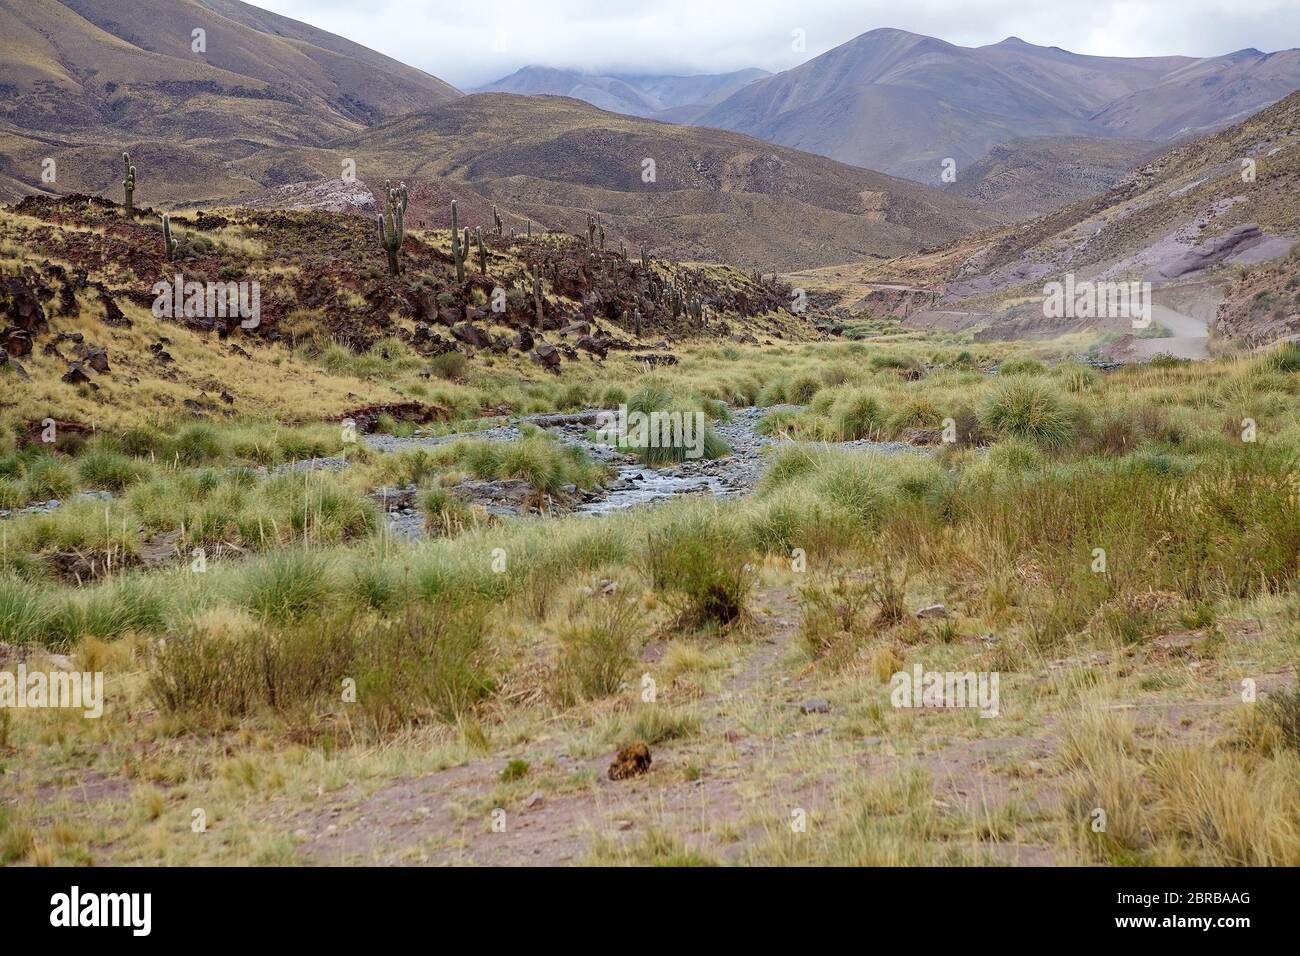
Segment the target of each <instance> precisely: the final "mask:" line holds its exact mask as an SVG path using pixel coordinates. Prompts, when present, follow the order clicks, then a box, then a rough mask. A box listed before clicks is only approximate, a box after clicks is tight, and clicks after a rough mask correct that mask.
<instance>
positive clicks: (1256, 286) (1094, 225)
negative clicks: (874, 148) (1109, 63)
mask: <svg viewBox="0 0 1300 956" xmlns="http://www.w3.org/2000/svg"><path fill="white" fill-rule="evenodd" d="M1252 173H1253V178H1251V174H1252ZM1298 197H1300V93H1294V94H1292V95H1291V96H1288V97H1287V98H1286V99H1284V100H1282V101H1281V102H1279V103H1276V104H1274V105H1273V106H1271V107H1269V108H1267V109H1265V110H1262V111H1261V112H1259V113H1257V114H1255V115H1254V116H1252V117H1250V118H1249V119H1247V120H1246V121H1244V122H1242V123H1239V124H1237V125H1235V126H1232V127H1229V128H1228V129H1225V130H1222V131H1220V132H1218V133H1215V134H1213V135H1210V136H1207V137H1204V138H1201V139H1198V140H1194V141H1191V142H1188V143H1185V144H1183V145H1180V146H1177V147H1174V148H1172V149H1170V150H1168V151H1166V152H1165V153H1163V154H1161V155H1160V156H1158V157H1156V158H1154V159H1152V160H1151V161H1150V162H1148V163H1147V164H1145V165H1143V166H1142V167H1140V168H1139V169H1137V170H1135V171H1133V172H1132V173H1131V174H1129V175H1128V176H1126V177H1124V178H1123V179H1122V180H1121V181H1120V182H1118V183H1116V184H1115V185H1114V186H1112V187H1111V188H1110V189H1108V190H1106V191H1105V192H1103V193H1100V194H1098V195H1096V196H1092V197H1089V198H1087V199H1084V200H1080V201H1078V202H1075V203H1073V204H1071V205H1069V206H1066V207H1064V208H1062V209H1059V210H1057V211H1055V212H1053V213H1051V214H1049V215H1046V216H1042V217H1040V218H1038V219H1035V220H1033V221H1032V222H1028V223H1023V224H1021V225H1019V226H1016V227H1014V228H1010V229H1002V230H993V231H990V232H988V233H985V234H982V235H973V236H969V237H966V238H964V239H962V240H959V241H958V242H956V243H954V244H953V245H951V246H949V247H946V248H944V249H940V250H935V251H931V252H923V253H917V254H912V255H908V256H903V257H900V258H899V259H897V260H895V261H893V262H889V263H883V264H882V263H878V262H867V263H864V264H862V265H861V266H860V267H858V268H856V269H854V268H850V267H847V266H841V267H835V268H829V269H822V270H815V271H813V272H811V273H808V274H805V275H801V276H796V277H794V280H793V281H795V282H796V283H797V284H800V285H806V286H807V287H809V288H810V289H816V290H819V291H821V292H822V293H823V294H824V295H825V296H826V297H827V300H828V301H829V300H831V299H837V300H838V301H839V302H840V303H841V304H842V305H846V306H850V305H856V306H858V307H862V308H868V309H870V310H882V309H883V310H887V311H890V312H892V313H894V314H900V315H912V316H913V321H917V322H920V323H922V324H939V325H945V326H950V327H961V328H977V327H986V328H989V329H991V332H990V334H1002V333H1005V334H1020V333H1028V334H1035V335H1038V334H1048V333H1051V332H1060V331H1064V330H1066V327H1067V326H1068V325H1069V324H1068V323H1066V326H1059V325H1058V326H1053V325H1052V323H1050V322H1045V321H1044V319H1043V316H1042V309H1041V299H1042V291H1043V285H1044V283H1045V282H1048V281H1051V280H1053V279H1059V278H1061V277H1063V276H1064V275H1065V274H1066V273H1067V272H1069V273H1074V274H1075V275H1076V276H1077V277H1078V278H1080V279H1096V280H1103V281H1112V280H1113V281H1128V280H1145V281H1150V282H1152V283H1153V285H1155V286H1156V289H1157V292H1156V295H1157V302H1159V301H1160V299H1161V297H1162V296H1163V297H1167V298H1168V299H1169V300H1170V301H1171V302H1174V300H1177V301H1176V303H1175V304H1176V306H1177V308H1178V310H1179V311H1181V312H1186V313H1188V314H1192V313H1195V317H1196V318H1197V320H1198V321H1201V322H1204V323H1206V324H1209V325H1215V326H1216V327H1217V328H1218V330H1219V331H1220V332H1221V333H1223V334H1229V335H1232V336H1233V337H1237V338H1243V339H1247V340H1250V341H1259V340H1260V338H1261V336H1260V334H1259V333H1261V331H1262V326H1261V328H1258V329H1257V328H1255V325H1257V324H1259V323H1260V322H1264V321H1267V322H1268V323H1270V324H1269V329H1270V330H1271V332H1270V333H1269V334H1268V335H1267V336H1264V338H1276V337H1278V336H1279V335H1282V334H1284V333H1287V332H1288V331H1289V330H1290V327H1291V326H1290V320H1288V318H1287V314H1288V313H1287V303H1288V302H1289V301H1290V300H1291V298H1292V296H1293V294H1294V286H1293V287H1291V288H1290V289H1287V288H1286V284H1287V283H1288V282H1289V281H1290V278H1291V277H1292V276H1294V275H1295V274H1296V270H1295V268H1294V258H1292V259H1290V260H1288V259H1287V256H1288V253H1289V252H1290V251H1291V250H1292V249H1293V248H1294V245H1295V243H1296V241H1297V240H1298V239H1300V199H1298ZM1288 262H1289V263H1290V265H1288ZM1255 271H1259V272H1261V273H1262V274H1264V276H1265V278H1261V279H1259V280H1257V281H1256V280H1252V279H1251V278H1250V276H1251V275H1252V273H1254V272H1255ZM1242 274H1244V276H1245V278H1242ZM1268 277H1271V278H1268ZM1252 283H1253V284H1252ZM1180 289H1186V290H1191V291H1184V292H1180V291H1179V290H1180ZM1257 295H1258V296H1259V297H1258V298H1257ZM1225 296H1226V297H1227V298H1226V299H1225ZM1220 302H1222V303H1223V306H1222V308H1219V303H1220ZM1279 308H1280V309H1282V313H1281V315H1278V314H1277V310H1278V309H1279ZM1292 308H1293V306H1292ZM1216 309H1217V310H1218V311H1217V313H1216ZM1252 313H1253V314H1254V319H1252V318H1251V315H1252ZM998 330H1001V332H1000V333H999V332H998Z"/></svg>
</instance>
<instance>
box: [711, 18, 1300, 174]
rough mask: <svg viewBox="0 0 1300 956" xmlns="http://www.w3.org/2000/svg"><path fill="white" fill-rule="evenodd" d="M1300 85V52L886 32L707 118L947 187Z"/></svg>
mask: <svg viewBox="0 0 1300 956" xmlns="http://www.w3.org/2000/svg"><path fill="white" fill-rule="evenodd" d="M1296 88H1300V51H1295V50H1289V51H1284V52H1282V53H1275V54H1267V55H1266V54H1261V53H1259V52H1258V51H1253V50H1252V51H1241V52H1239V53H1236V54H1230V55H1228V56H1222V57H1210V58H1203V59H1196V58H1192V57H1179V56H1168V57H1137V58H1122V57H1098V56H1084V55H1081V54H1076V53H1071V52H1069V51H1066V50H1062V49H1059V48H1057V47H1039V46H1034V45H1033V44H1030V43H1026V42H1024V41H1023V40H1020V39H1018V38H1016V37H1009V38H1007V39H1006V40H1003V41H1002V42H1000V43H995V44H992V45H989V46H983V47H976V48H970V47H960V46H956V45H954V44H952V43H947V42H945V41H943V40H937V39H934V38H933V37H926V36H919V35H917V34H913V33H907V32H905V31H902V30H893V29H879V30H872V31H870V32H869V33H864V34H862V35H861V36H858V37H856V38H854V39H852V40H850V41H848V42H847V43H844V44H841V45H840V46H838V47H835V48H834V49H832V50H830V51H828V52H826V53H823V54H822V55H821V56H818V57H814V58H813V59H811V60H809V61H808V62H807V63H804V64H802V65H800V66H798V67H795V68H794V69H791V70H787V71H785V72H783V73H778V74H776V75H775V76H771V77H768V78H766V79H760V80H757V81H755V82H753V83H751V84H749V85H748V86H745V87H744V88H742V89H741V90H739V91H737V92H736V93H734V94H732V95H731V96H729V97H728V98H726V99H725V100H723V101H722V102H720V103H718V104H717V105H715V106H713V107H712V108H710V109H709V110H708V111H707V112H705V113H704V114H703V115H701V116H700V117H699V118H698V119H697V120H696V122H698V123H699V124H701V125H704V126H715V127H718V128H721V129H729V130H735V131H738V132H744V133H749V134H750V135H753V136H757V137H759V138H761V139H766V140H770V141H771V142H776V143H781V144H784V145H787V146H793V147H796V148H798V149H804V150H807V151H809V152H814V153H819V154H821V155H824V156H829V157H831V158H833V159H838V160H840V161H841V162H846V163H852V164H854V165H859V166H866V167H869V168H872V169H880V170H883V171H885V172H889V173H892V174H894V175H900V176H907V177H909V178H912V179H916V180H918V181H921V182H927V183H939V182H940V181H941V179H940V175H941V172H942V170H943V161H944V160H945V159H951V160H954V161H955V164H956V168H957V170H958V171H959V174H960V170H962V169H964V168H967V167H969V166H971V165H972V164H974V163H976V162H977V161H980V160H981V159H982V158H983V157H984V156H985V155H986V154H987V153H988V152H989V150H991V149H992V148H993V147H995V146H998V145H1000V144H1002V143H1006V142H1008V141H1010V140H1015V139H1021V138H1024V137H1039V136H1052V137H1062V136H1073V137H1078V136H1088V137H1106V138H1110V137H1125V138H1130V139H1143V138H1149V139H1168V138H1170V137H1173V136H1177V135H1180V134H1183V133H1186V132H1188V131H1191V130H1197V131H1205V130H1206V129H1209V128H1216V127H1221V126H1224V125H1227V124H1229V123H1232V122H1235V121H1237V120H1239V119H1241V118H1243V117H1244V116H1246V115H1249V113H1251V112H1254V111H1255V110H1258V109H1261V108H1263V107H1264V106H1267V105H1268V104H1270V103H1272V102H1275V101H1276V100H1278V99H1279V98H1281V97H1282V96H1284V95H1286V94H1287V93H1288V92H1290V91H1291V90H1294V89H1296Z"/></svg>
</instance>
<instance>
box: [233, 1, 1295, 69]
mask: <svg viewBox="0 0 1300 956" xmlns="http://www.w3.org/2000/svg"><path fill="white" fill-rule="evenodd" d="M256 5H257V6H260V7H263V8H265V9H268V10H272V11H274V12H276V13H281V14H283V15H285V16H289V17H293V18H294V19H296V20H302V21H304V22H306V23H310V24H312V25H313V26H316V27H320V28H321V29H324V30H329V31H330V32H332V33H337V34H339V35H341V36H344V37H346V38H348V39H350V40H354V41H356V42H358V43H361V44H364V45H365V46H368V47H371V48H372V49H375V50H378V51H380V52H381V53H385V54H387V55H389V56H392V57H395V58H396V59H399V60H401V61H403V62H405V63H409V64H411V65H412V66H417V67H419V68H420V69H423V70H426V71H428V72H430V73H433V74H434V75H436V76H439V77H441V78H442V79H444V80H447V81H448V82H450V83H453V84H455V85H456V86H459V87H460V88H462V89H469V88H472V87H475V86H479V85H482V84H484V83H487V82H490V81H492V80H495V79H498V78H500V77H502V76H505V75H507V74H509V73H512V72H514V71H515V70H517V69H518V68H520V67H521V66H527V65H530V64H540V65H544V66H553V67H557V68H566V69H576V70H581V71H586V72H618V73H636V72H655V73H660V72H667V73H720V72H726V71H729V70H737V69H742V68H745V67H751V66H757V67H762V68H764V69H767V70H772V71H778V70H784V69H788V68H790V67H792V66H796V65H798V64H799V63H801V62H803V61H804V60H807V59H809V58H810V57H813V56H816V55H818V54H819V53H823V52H825V51H826V50H829V49H831V48H832V47H835V46H838V45H839V44H841V43H843V42H844V41H846V40H849V39H851V38H853V37H855V36H857V35H858V34H860V33H865V32H867V31H868V30H872V29H875V28H877V27H886V26H887V27H897V28H898V29H902V30H910V31H912V32H914V33H923V34H927V35H929V36H935V37H939V38H941V39H944V40H948V41H949V42H952V43H956V44H958V45H961V46H979V45H982V44H986V43H996V42H998V41H999V40H1001V39H1003V38H1005V37H1008V36H1018V37H1020V38H1021V39H1023V40H1026V41H1028V42H1030V43H1035V44H1039V45H1042V46H1059V47H1063V48H1065V49H1068V50H1072V51H1074V52H1076V53H1090V54H1097V55H1106V56H1158V55H1170V54H1185V55H1190V56H1213V55H1217V54H1222V53H1229V52H1232V51H1233V50H1238V49H1243V48H1246V47H1257V48H1259V49H1263V50H1268V51H1272V50H1278V49H1286V48H1289V47H1295V46H1300V4H1297V3H1296V2H1295V0H1234V2H1233V3H1231V4H1224V3H1222V2H1219V0H1145V2H1143V3H1140V4H1136V3H1132V2H1128V0H1102V2H1098V0H1055V2H1053V3H1051V4H1044V3H1038V2H1035V0H930V2H927V3H925V4H900V3H898V2H897V0H888V2H886V0H805V2H803V3H800V4H792V3H790V2H789V0H743V2H741V0H713V2H711V3H708V4H701V3H699V2H698V0H655V2H654V3H652V4H645V5H637V6H633V7H630V8H625V7H614V6H612V5H611V4H609V2H608V0H545V2H538V0H527V2H525V0H483V2H480V3H476V4H473V5H472V6H466V5H463V4H453V3H447V2H445V0H366V2H364V3H361V2H357V0H256ZM795 30H803V31H804V33H805V36H806V44H805V49H804V50H803V51H799V50H796V49H794V48H793V47H794V44H793V42H792V34H793V31H795Z"/></svg>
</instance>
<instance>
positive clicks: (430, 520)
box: [420, 488, 474, 536]
mask: <svg viewBox="0 0 1300 956" xmlns="http://www.w3.org/2000/svg"><path fill="white" fill-rule="evenodd" d="M420 510H421V511H423V512H424V523H425V528H426V529H428V531H429V533H430V534H434V535H438V536H451V535H457V534H460V533H461V532H462V531H464V530H465V529H466V528H469V527H471V526H472V525H473V524H474V513H473V512H472V511H470V509H469V506H468V505H467V504H465V502H464V501H462V500H461V499H460V498H458V497H456V495H455V494H453V493H452V492H451V491H450V490H448V489H446V488H432V489H430V490H429V491H427V492H425V493H424V494H423V495H422V496H421V497H420Z"/></svg>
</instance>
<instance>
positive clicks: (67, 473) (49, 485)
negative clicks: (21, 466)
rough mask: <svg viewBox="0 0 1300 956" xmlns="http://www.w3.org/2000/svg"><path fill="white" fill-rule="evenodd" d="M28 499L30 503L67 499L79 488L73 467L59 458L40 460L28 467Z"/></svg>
mask: <svg viewBox="0 0 1300 956" xmlns="http://www.w3.org/2000/svg"><path fill="white" fill-rule="evenodd" d="M26 484H27V497H28V500H30V501H42V500H45V499H49V498H67V497H68V496H69V495H71V494H72V493H73V491H75V490H76V488H77V477H76V475H75V473H74V472H73V470H72V467H71V466H70V465H68V464H67V463H65V462H63V461H61V460H59V459H57V458H40V459H38V460H37V461H35V462H33V463H32V464H30V465H28V466H27V478H26Z"/></svg>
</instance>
